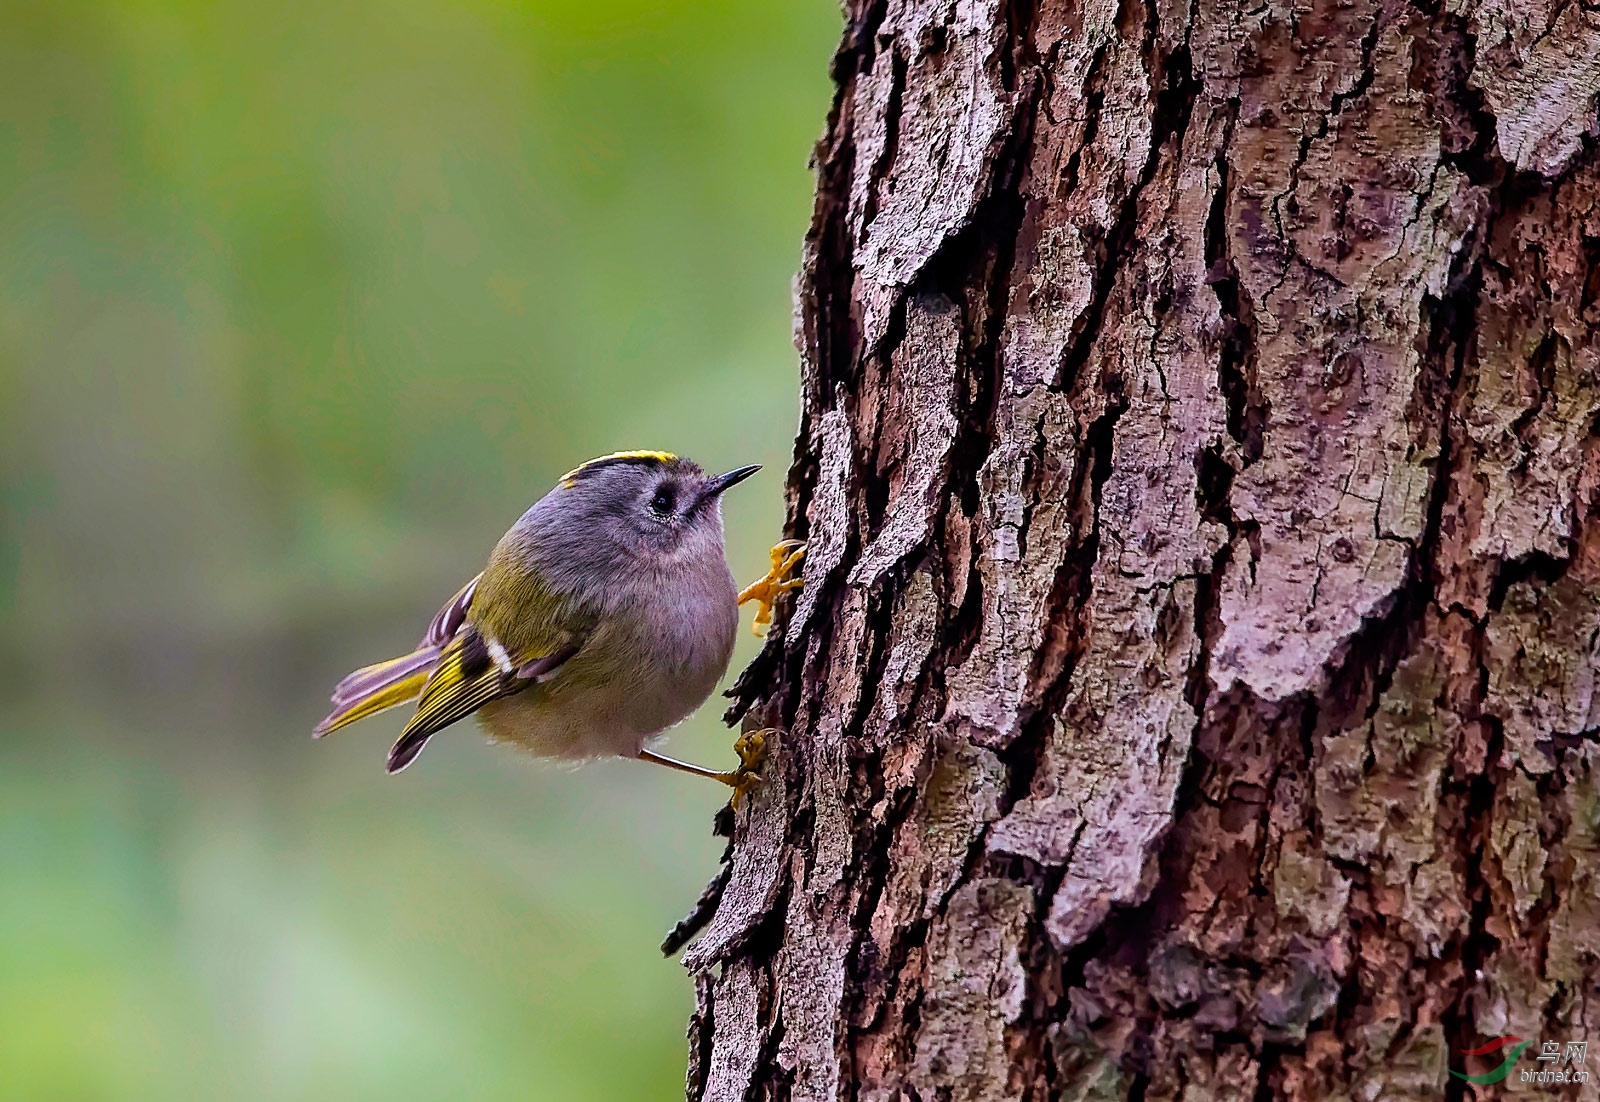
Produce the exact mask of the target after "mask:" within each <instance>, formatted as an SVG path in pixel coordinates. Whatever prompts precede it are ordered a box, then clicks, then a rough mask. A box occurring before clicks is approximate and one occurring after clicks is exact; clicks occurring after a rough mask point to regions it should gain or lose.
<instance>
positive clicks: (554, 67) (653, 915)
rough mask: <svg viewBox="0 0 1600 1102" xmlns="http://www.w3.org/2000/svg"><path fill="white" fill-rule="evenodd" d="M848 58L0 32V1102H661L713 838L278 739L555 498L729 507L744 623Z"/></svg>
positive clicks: (309, 720)
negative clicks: (839, 83) (835, 104)
mask: <svg viewBox="0 0 1600 1102" xmlns="http://www.w3.org/2000/svg"><path fill="white" fill-rule="evenodd" d="M837 33H838V14H837V9H836V8H835V6H834V5H833V4H832V3H830V2H829V0H760V2H759V3H750V2H733V0H654V2H651V3H644V2H642V0H540V2H537V3H510V2H497V0H478V2H475V3H462V4H446V3H433V4H430V3H426V2H417V0H401V2H399V3H384V4H378V3H372V2H370V0H367V2H359V0H358V2H354V3H346V4H338V5H325V4H306V3H297V2H295V0H290V2H289V3H279V4H266V3H261V2H259V0H255V2H243V3H241V2H225V3H222V4H202V3H163V2H147V3H133V2H130V3H124V4H91V3H73V2H70V0H54V2H52V3H49V4H22V3H0V651H3V653H0V1099H4V1100H9V1099H29V1100H32V1099H51V1100H54V1099H62V1100H66V1099H72V1100H78V1099H85V1100H87V1099H161V1100H171V1099H224V1098H225V1099H241V1100H248V1099H294V1100H301V1099H330V1100H333V1099H337V1100H352V1099H368V1098H371V1099H378V1098H383V1099H407V1098H414V1099H438V1098H447V1097H448V1098H472V1099H495V1098H506V1099H513V1098H515V1099H543V1098H550V1099H591V1098H592V1099H635V1098H640V1099H642V1098H670V1097H675V1096H678V1095H679V1094H680V1093H681V1089H682V1088H681V1084H682V1075H683V1063H684V1051H683V1028H684V1021H685V1017H686V1015H687V1011H688V1008H689V1003H690V998H689V986H688V982H687V980H686V978H685V977H684V975H683V973H682V970H681V968H680V967H679V966H678V965H677V964H676V963H673V962H669V961H663V960H662V959H661V958H660V956H659V954H658V953H657V952H656V950H655V944H656V941H657V940H658V939H659V937H660V935H661V934H662V933H663V932H664V931H665V929H666V928H667V927H668V926H669V925H670V924H671V922H672V921H673V920H674V919H675V918H676V917H678V915H679V914H680V913H681V912H682V911H683V910H684V909H685V908H686V907H687V906H688V905H689V904H690V903H691V902H692V901H693V899H694V897H695V895H696V894H697V893H698V891H699V889H700V887H701V886H702V885H703V883H704V880H705V878H706V877H707V876H708V875H709V874H710V873H711V872H712V871H713V868H714V864H715V859H716V857H717V854H718V852H719V850H718V845H717V843H716V842H715V840H713V839H712V838H711V837H710V836H709V832H708V826H709V819H710V815H711V812H712V811H713V810H714V809H715V808H716V806H718V804H719V803H720V802H721V801H722V800H723V799H724V798H725V796H726V794H725V793H723V792H720V791H714V790H712V787H711V786H708V785H704V784H703V783H701V782H698V781H697V780H696V779H695V778H689V777H683V776H680V775H677V774H673V773H669V772H668V771H665V770H652V769H650V768H648V767H646V766H642V765H639V764H637V763H630V762H609V763H599V764H596V765H592V766H589V767H586V768H584V769H583V770H581V771H577V772H566V771H560V770H556V769H551V768H548V767H544V766H541V765H539V764H537V763H532V762H529V761H525V760H523V759H520V758H517V757H516V756H515V755H514V754H513V753H512V752H511V751H509V750H505V749H501V748H492V747H488V746H486V745H485V744H484V743H483V741H482V739H481V738H480V737H479V736H478V735H477V734H476V732H475V731H473V730H471V729H470V728H469V727H467V726H463V727H461V728H459V729H457V730H454V731H452V732H451V733H450V734H449V735H447V736H446V737H444V738H441V739H439V740H436V745H435V746H434V747H433V748H431V749H430V750H429V752H428V753H427V755H425V756H424V758H423V759H422V760H421V762H420V763H419V766H418V767H417V768H415V769H413V770H411V771H409V772H407V773H406V774H404V775H402V776H400V777H398V778H390V777H386V776H385V775H384V774H383V771H382V763H383V755H384V751H385V749H386V748H387V745H388V742H389V741H390V740H391V739H392V738H393V736H394V734H395V732H396V730H397V729H398V727H399V724H400V722H401V720H400V718H399V717H398V716H394V715H391V716H387V717H384V718H382V719H379V720H373V721H369V722H368V723H366V724H363V725H361V726H358V727H355V728H352V729H351V730H350V731H348V732H342V733H341V734H340V735H339V736H337V737H335V738H333V739H329V740H327V741H326V742H324V743H313V742H312V741H311V740H310V738H309V737H308V736H309V731H310V728H311V726H312V724H313V723H315V721H316V720H317V719H318V718H320V717H321V715H322V714H323V711H324V706H323V705H324V701H325V697H326V693H327V690H328V688H329V687H330V686H331V684H332V682H333V681H334V680H336V679H337V678H338V677H339V676H340V675H341V674H343V673H344V672H345V671H346V670H348V669H349V668H351V667H353V666H355V665H359V664H362V663H364V662H367V661H372V660H375V659H377V658H381V657H386V656H388V655H390V654H393V653H397V652H399V651H400V650H403V649H404V648H405V647H407V646H409V644H410V643H411V642H412V640H413V638H414V636H415V634H416V633H417V631H418V630H419V629H420V627H421V625H422V624H423V623H424V622H425V621H426V619H427V617H428V616H430V615H431V614H432V613H433V611H434V609H435V608H436V607H437V606H438V605H439V603H440V602H441V601H442V600H443V599H444V598H446V597H448V596H449V594H450V593H451V592H453V591H454V589H455V588H456V587H457V586H458V585H459V584H460V583H461V581H463V580H465V579H466V578H467V577H470V576H471V575H472V574H473V573H474V572H475V571H476V570H477V569H478V568H479V566H480V565H481V560H482V558H483V557H484V555H485V554H486V553H487V551H488V548H489V547H490V546H491V545H492V543H493V541H494V540H495V539H496V538H497V537H498V536H499V534H500V532H501V531H503V530H504V528H505V527H506V526H507V525H508V524H509V523H510V521H511V520H512V519H513V518H514V517H515V516H516V515H517V514H518V513H520V512H521V511H522V509H523V508H525V507H526V506H527V504H528V503H529V502H531V501H532V500H533V499H534V498H535V497H537V496H538V495H539V494H540V493H542V492H543V491H544V489H546V488H547V487H548V486H549V485H550V484H551V483H552V482H553V481H554V479H555V477H556V476H557V475H559V474H560V472H562V471H563V470H565V469H567V468H568V467H570V466H572V465H573V464H574V463H576V462H577V461H579V460H581V459H583V458H586V457H588V456H591V455H594V454H599V453H602V452H606V451H611V450H615V449H617V448H633V447H651V448H668V449H671V450H674V451H678V452H682V453H685V454H688V455H691V456H694V457H695V458H697V459H700V460H701V461H703V462H704V463H705V464H707V465H708V466H718V467H721V466H732V465H735V464H737V463H743V462H751V461H754V462H762V463H765V464H768V469H767V470H766V471H765V472H763V474H762V475H760V476H758V477H757V478H756V479H754V480H752V481H751V482H750V483H747V484H746V485H745V486H744V487H741V488H740V490H739V491H737V492H736V494H735V495H734V496H733V498H732V499H731V500H730V501H729V503H728V521H729V541H730V559H731V560H732V562H733V563H734V566H735V572H736V573H738V574H740V575H750V576H752V577H753V576H754V575H756V574H758V573H760V571H761V569H762V568H763V563H764V548H765V547H766V546H767V545H768V544H769V543H770V542H772V540H773V539H775V538H776V537H777V535H778V526H779V523H780V521H781V516H782V508H781V482H782V472H783V470H784V469H785V467H786V465H787V459H788V456H789V453H790V448H791V440H792V433H793V425H794V411H795V397H794V394H795V369H794V355H793V352H792V350H791V348H790V345H789V325H790V321H789V319H790V305H789V283H790V278H791V275H792V273H793V271H794V270H795V268H796V267H797V266H798V260H799V245H800V240H801V237H802V235H803V232H804V228H805V224H806V219H807V216H808V212H809V208H810V195H811V186H812V181H811V176H810V173H809V172H808V170H807V168H806V159H807V155H808V154H809V151H810V146H811V143H812V141H813V140H814V139H815V137H816V135H817V134H818V133H819V132H820V128H821V125H822V121H823V118H824V115H825V112H826V110H827V103H828V96H829V88H828V84H827V60H828V57H829V54H830V52H831V50H832V48H833V45H834V42H835V39H836V37H837ZM752 651H753V641H751V640H748V639H747V640H746V642H745V644H744V647H743V649H742V650H741V652H740V654H739V655H738V656H737V657H736V659H735V666H736V668H737V666H738V665H741V664H742V662H743V661H744V660H745V659H747V658H748V657H749V655H750V653H752ZM716 712H717V708H716V705H715V701H713V703H712V704H710V705H708V706H707V707H706V708H705V709H704V710H703V714H702V715H700V716H698V717H696V719H694V720H693V721H691V723H689V724H687V725H686V726H685V727H684V728H683V729H682V730H681V731H680V732H678V733H676V734H675V737H674V739H673V742H672V750H673V751H674V752H676V753H678V754H680V755H682V756H686V757H692V758H695V759H697V760H701V761H706V762H708V763H720V762H724V761H729V760H731V752H730V750H729V741H730V739H731V735H730V733H729V732H727V731H726V730H725V729H724V728H722V727H721V726H720V724H719V723H717V721H716Z"/></svg>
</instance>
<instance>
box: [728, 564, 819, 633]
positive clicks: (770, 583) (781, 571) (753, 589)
mask: <svg viewBox="0 0 1600 1102" xmlns="http://www.w3.org/2000/svg"><path fill="white" fill-rule="evenodd" d="M805 557H806V545H805V541H803V540H784V541H783V542H782V543H780V544H778V545H777V546H776V547H774V548H773V549H772V569H771V570H769V571H767V575H766V577H764V578H762V579H760V580H759V581H756V582H752V583H751V584H750V585H747V586H745V588H744V590H743V591H742V592H740V594H739V603H740V604H741V605H743V604H745V603H746V602H749V601H757V602H759V606H758V607H757V608H756V618H755V622H754V623H753V624H751V625H750V630H751V631H753V632H755V634H757V635H763V634H765V632H764V630H763V629H765V628H767V627H768V626H770V625H771V623H772V604H773V602H774V601H776V600H777V599H778V598H779V597H781V596H782V595H783V594H785V593H788V592H789V591H791V590H795V589H799V588H800V587H801V586H802V585H804V584H805V583H804V581H803V580H802V579H800V578H791V577H790V576H789V575H790V573H791V572H792V571H793V570H794V569H795V567H796V566H798V565H799V563H800V560H801V559H803V558H805Z"/></svg>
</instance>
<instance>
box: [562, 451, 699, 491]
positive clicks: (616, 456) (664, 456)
mask: <svg viewBox="0 0 1600 1102" xmlns="http://www.w3.org/2000/svg"><path fill="white" fill-rule="evenodd" d="M677 458H678V457H677V456H675V455H673V454H672V453H671V452H649V451H636V452H612V453H611V454H610V455H602V456H599V457H597V458H595V459H591V460H589V462H587V463H580V464H578V465H577V466H576V467H574V468H572V470H570V471H568V472H567V473H566V474H564V475H562V476H561V484H562V485H563V486H570V485H571V484H572V480H573V479H575V478H577V477H578V476H579V475H580V474H582V473H583V472H584V471H586V470H588V469H589V468H590V467H593V466H596V465H598V464H600V463H616V462H626V461H628V460H630V459H645V460H653V461H655V462H657V463H671V462H672V461H673V460H674V459H677Z"/></svg>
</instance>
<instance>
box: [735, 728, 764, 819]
mask: <svg viewBox="0 0 1600 1102" xmlns="http://www.w3.org/2000/svg"><path fill="white" fill-rule="evenodd" d="M773 733H774V732H773V730H772V729H771V728H764V729H763V730H760V731H746V732H745V733H744V734H742V735H740V736H739V737H738V738H736V739H734V741H733V752H734V753H735V754H738V755H739V768H737V769H735V770H734V771H733V772H732V773H731V774H729V776H728V784H729V785H730V786H732V788H733V806H734V808H735V809H737V808H738V806H739V797H740V796H743V795H744V794H745V793H747V792H749V791H750V790H751V789H752V788H754V787H755V786H756V785H758V784H760V783H761V766H762V765H763V764H765V762H766V760H767V736H768V735H769V734H773Z"/></svg>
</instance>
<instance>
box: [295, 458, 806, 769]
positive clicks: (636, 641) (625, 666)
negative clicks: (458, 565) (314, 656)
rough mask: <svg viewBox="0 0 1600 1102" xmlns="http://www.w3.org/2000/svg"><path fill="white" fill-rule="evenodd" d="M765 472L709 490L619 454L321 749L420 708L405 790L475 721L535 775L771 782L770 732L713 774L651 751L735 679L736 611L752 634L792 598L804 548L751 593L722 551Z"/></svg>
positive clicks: (551, 495)
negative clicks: (766, 759) (360, 726)
mask: <svg viewBox="0 0 1600 1102" xmlns="http://www.w3.org/2000/svg"><path fill="white" fill-rule="evenodd" d="M758 470H760V467H759V465H750V466H744V467H737V468H735V469H733V470H731V471H728V472H726V473H725V474H719V475H707V474H706V473H705V471H704V470H702V469H701V467H700V466H699V465H698V464H696V463H694V462H692V461H691V460H688V459H685V458H681V457H679V456H677V455H675V454H673V453H671V452H663V451H622V452H613V453H611V454H610V455H603V456H600V457H599V458H597V459H591V460H589V461H588V462H587V463H583V464H581V465H580V466H578V467H575V468H574V469H572V470H570V471H568V472H567V473H566V474H565V475H563V476H562V477H561V479H560V480H559V481H558V482H557V483H556V485H555V486H554V487H553V488H552V489H551V490H550V491H549V492H548V493H546V494H545V495H544V496H543V497H541V498H540V499H539V500H538V501H536V502H535V503H534V504H533V505H532V506H531V507H530V508H529V509H528V511H527V512H525V513H523V514H522V516H521V518H520V519H518V520H517V522H516V523H515V524H513V525H512V526H511V528H510V530H509V531H507V532H506V534H505V535H504V536H503V537H502V538H501V539H500V542H499V543H497V544H496V545H495V547H494V550H493V551H492V552H491V553H490V554H489V559H488V562H487V564H486V565H485V566H484V568H483V570H482V572H481V573H479V574H478V576H477V577H475V578H473V579H472V580H471V581H470V582H468V583H467V584H466V585H464V586H462V587H461V589H460V590H458V591H457V592H456V594H455V596H453V597H451V598H450V600H449V601H447V602H445V604H444V607H442V608H441V609H440V610H439V612H438V614H437V615H435V616H434V618H433V620H432V621H431V622H430V623H429V624H428V627H427V630H426V631H425V632H424V633H423V635H422V638H421V640H420V641H419V642H418V643H417V646H416V647H415V649H413V650H412V651H411V652H410V653H409V654H405V655H402V656H401V657H399V658H392V659H389V660H388V661H385V662H379V663H376V664H374V665H370V666H364V667H362V668H361V669H358V670H356V671H354V672H353V673H351V674H349V675H348V676H346V677H345V678H344V679H343V680H341V681H340V682H339V683H338V685H337V686H335V688H334V690H333V695H332V703H333V710H332V711H331V712H330V713H329V714H328V716H327V717H326V718H325V719H323V720H322V722H321V723H319V724H317V726H316V728H315V730H314V731H313V732H312V734H313V737H316V738H321V737H323V736H325V735H328V734H331V733H332V732H334V731H337V730H339V729H340V728H342V727H345V726H347V725H349V724H352V723H355V722H356V721H357V720H361V719H366V718H367V717H369V716H373V715H376V714H378V713H379V712H383V711H387V710H388V709H390V708H394V707H397V706H399V705H402V704H406V703H408V702H410V701H412V700H416V701H417V706H416V711H415V712H414V713H413V714H412V716H411V718H410V719H409V720H408V721H407V723H406V725H405V727H404V729H403V730H402V731H401V733H400V737H399V738H398V739H397V740H396V742H395V743H394V746H393V747H392V748H391V749H390V751H389V756H388V762H387V769H388V771H389V772H390V773H398V772H399V771H400V770H402V769H404V768H406V767H407V766H408V765H410V764H411V763H412V762H413V761H415V760H416V758H417V756H418V755H419V754H420V753H421V752H422V750H423V748H424V747H425V746H426V745H427V744H428V740H429V739H431V738H432V737H433V736H434V735H436V734H437V733H438V732H439V731H441V730H443V729H444V728H445V727H448V726H450V725H451V724H453V723H455V722H457V721H458V720H461V719H464V718H465V717H467V716H469V715H473V716H476V717H477V719H478V721H479V722H480V723H481V725H482V726H483V728H484V730H485V731H486V732H487V734H488V736H489V739H490V740H491V741H493V742H503V743H510V744H513V745H515V746H517V747H520V748H522V749H523V750H525V751H527V752H529V753H531V754H533V755H534V756H536V757H539V758H546V759H555V760H558V761H567V762H581V761H586V760H591V759H595V758H603V757H626V758H638V759H641V760H643V761H648V762H653V763H656V764H658V765H663V766H667V767H669V768H672V769H678V770H682V771H684V772H687V773H693V774H696V775H698V776H703V777H709V778H712V779H714V780H718V781H721V782H723V783H725V784H727V785H730V786H731V787H733V788H734V790H735V799H736V800H737V797H738V795H739V794H740V793H742V792H743V791H745V790H746V789H747V788H748V787H749V785H750V784H751V783H753V782H754V781H755V780H757V779H759V770H760V766H761V762H762V758H763V756H764V754H765V751H766V747H767V742H768V736H769V735H770V734H771V733H772V732H771V731H770V730H765V731H751V732H746V733H745V734H743V735H741V736H740V737H739V739H738V741H737V742H736V743H735V744H734V748H735V751H736V752H737V754H738V755H739V758H740V764H739V766H738V768H736V769H732V770H714V769H708V768H704V767H702V766H698V765H692V764H690V763H688V762H683V761H679V760H677V759H675V758H670V757H667V756H665V755H663V754H658V753H656V752H655V751H654V750H653V749H652V748H651V745H652V743H654V742H655V741H656V740H657V739H658V738H659V736H660V735H661V734H662V733H663V732H664V731H666V730H667V729H668V728H670V727H672V726H673V725H675V724H677V723H679V722H681V721H682V720H683V719H685V718H686V717H688V716H689V715H690V714H691V713H692V712H693V711H694V710H695V709H696V708H698V707H699V706H700V705H701V703H703V702H704V701H705V699H706V698H707V697H708V696H710V695H711V692H712V690H713V689H715V688H716V686H717V683H718V682H719V681H720V680H721V679H722V676H723V674H724V673H725V672H726V671H727V668H728V661H729V659H730V658H731V656H732V654H733V644H734V638H735V636H736V634H737V632H738V628H739V619H740V615H739V610H740V607H741V606H742V605H744V604H747V603H749V602H751V601H755V602H757V605H758V608H757V612H756V617H755V623H754V625H753V630H754V631H755V632H756V633H757V634H761V632H762V629H763V628H765V627H766V626H767V625H768V624H770V623H771V620H772V609H773V602H774V601H776V600H777V599H778V598H779V597H780V596H781V595H782V594H784V593H787V592H789V591H791V590H793V589H796V588H798V587H799V586H800V585H801V584H802V582H801V579H800V578H799V577H796V576H795V571H796V568H797V567H798V566H799V564H800V562H801V560H802V559H803V558H804V556H805V551H806V548H805V544H804V543H802V542H801V541H799V540H784V541H782V542H780V543H779V544H777V545H776V546H775V547H774V548H773V549H772V553H771V559H772V562H771V569H770V570H769V571H768V572H767V574H766V575H765V576H764V577H762V578H761V579H759V580H757V581H756V582H755V583H753V584H752V585H749V586H747V587H745V588H744V589H743V590H742V591H741V590H738V589H737V588H736V585H735V582H734V577H733V572H732V571H731V570H730V569H729V567H728V562H727V557H726V553H725V551H724V547H723V530H722V495H723V494H724V493H726V492H727V491H728V490H730V489H732V488H733V487H734V486H736V485H738V484H739V483H741V482H743V481H744V480H745V479H747V478H749V477H750V476H751V475H753V474H755V473H756V471H758Z"/></svg>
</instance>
